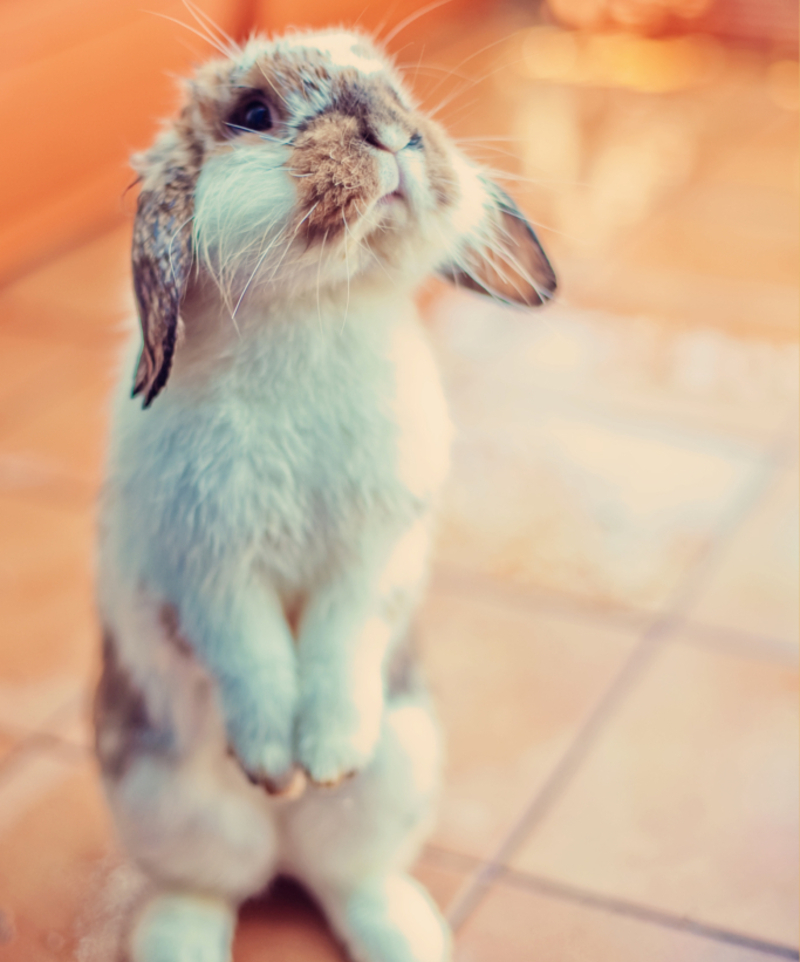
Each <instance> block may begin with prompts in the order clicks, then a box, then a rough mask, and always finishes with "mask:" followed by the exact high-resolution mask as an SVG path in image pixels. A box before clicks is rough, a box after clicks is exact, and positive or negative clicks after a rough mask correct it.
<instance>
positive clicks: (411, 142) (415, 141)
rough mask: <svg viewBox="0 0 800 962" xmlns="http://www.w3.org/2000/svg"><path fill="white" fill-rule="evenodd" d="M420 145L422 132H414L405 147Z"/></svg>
mask: <svg viewBox="0 0 800 962" xmlns="http://www.w3.org/2000/svg"><path fill="white" fill-rule="evenodd" d="M421 146H422V134H414V136H413V137H412V138H411V140H409V142H408V143H407V144H406V147H411V148H415V147H421Z"/></svg>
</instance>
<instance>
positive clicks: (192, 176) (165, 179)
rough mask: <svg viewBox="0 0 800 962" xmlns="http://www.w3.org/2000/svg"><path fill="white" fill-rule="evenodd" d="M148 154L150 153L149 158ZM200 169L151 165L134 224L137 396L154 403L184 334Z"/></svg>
mask: <svg viewBox="0 0 800 962" xmlns="http://www.w3.org/2000/svg"><path fill="white" fill-rule="evenodd" d="M146 160H147V158H146V157H145V161H146ZM196 180H197V173H196V170H193V169H192V168H191V167H187V166H184V165H180V164H174V163H173V164H170V163H169V162H166V163H160V164H157V165H156V168H155V170H153V167H152V166H151V167H150V170H149V171H148V174H147V175H146V176H145V179H144V185H143V187H142V192H141V194H140V195H139V202H138V206H137V209H136V220H135V222H134V226H133V248H132V251H131V258H132V262H133V287H134V291H135V293H136V304H137V307H138V309H139V321H140V323H141V326H142V338H143V344H142V353H141V355H140V356H139V365H138V368H137V370H136V379H135V381H134V385H133V397H136V396H137V395H138V394H141V395H142V397H143V401H142V407H145V408H146V407H149V406H150V404H151V403H152V402H153V399H154V398H155V397H156V396H157V395H158V394H159V392H160V391H161V390H162V388H163V387H164V385H165V384H166V383H167V378H168V377H169V372H170V367H171V366H172V356H173V354H174V352H175V343H176V341H177V339H178V336H179V334H180V333H181V327H182V321H181V317H180V305H181V298H182V297H183V293H184V291H185V289H186V282H187V280H188V278H189V271H190V269H191V266H192V216H193V214H194V189H195V183H196Z"/></svg>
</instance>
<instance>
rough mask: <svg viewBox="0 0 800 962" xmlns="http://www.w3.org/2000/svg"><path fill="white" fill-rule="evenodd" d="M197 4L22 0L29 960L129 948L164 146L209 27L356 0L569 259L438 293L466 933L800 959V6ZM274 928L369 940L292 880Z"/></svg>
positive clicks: (6, 578)
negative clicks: (129, 454) (134, 497)
mask: <svg viewBox="0 0 800 962" xmlns="http://www.w3.org/2000/svg"><path fill="white" fill-rule="evenodd" d="M198 2H199V3H200V6H198V7H194V6H193V5H192V4H189V3H183V2H181V0H174V2H168V0H149V2H148V3H147V4H143V3H142V0H115V2H114V3H108V2H107V0H4V2H3V3H2V4H0V124H2V129H3V130H4V132H5V141H4V142H5V144H6V146H5V148H4V149H3V152H2V159H0V170H2V172H3V177H2V183H3V184H4V185H5V189H4V190H3V191H2V193H1V194H0V399H2V404H0V959H5V958H8V959H9V960H14V962H38V960H47V962H49V960H65V959H73V958H77V959H79V960H80V962H94V960H100V959H104V960H105V959H114V958H115V954H114V953H115V951H116V950H115V948H114V946H115V940H116V938H117V935H118V929H119V924H120V918H121V916H122V914H123V910H124V906H126V905H128V904H129V903H130V902H131V901H132V900H135V898H136V894H137V892H138V891H139V885H140V880H139V879H138V877H137V875H136V873H135V871H134V870H132V869H131V868H130V867H128V866H127V865H126V864H125V863H124V860H123V859H122V857H121V855H120V853H119V850H118V847H117V845H116V842H115V840H114V837H113V831H112V828H111V826H110V823H109V819H108V816H107V814H106V813H105V809H104V806H103V800H102V796H101V794H100V791H99V787H98V780H97V775H96V771H95V767H94V764H93V761H92V758H91V751H90V743H91V734H90V731H89V725H88V704H89V699H90V692H91V686H92V684H93V679H94V677H95V673H96V670H97V656H98V648H99V645H98V632H97V626H96V623H95V619H94V614H93V608H92V578H93V575H92V566H93V524H94V503H95V498H96V495H97V491H98V488H99V484H100V479H101V476H102V458H103V449H104V443H105V441H104V439H105V430H106V410H107V397H108V394H109V390H110V387H111V384H112V383H113V380H114V378H115V376H116V374H115V372H116V369H117V358H118V355H119V351H120V345H121V343H122V340H123V339H124V330H125V327H126V318H129V317H130V316H131V297H130V293H129V286H130V281H129V268H128V247H129V238H130V229H131V222H132V213H133V211H134V209H135V189H134V190H127V188H128V187H129V185H130V184H131V181H132V179H133V177H132V174H131V172H130V169H129V168H128V167H127V157H128V156H129V155H130V153H131V152H132V151H133V150H135V149H140V148H142V147H144V146H146V145H147V144H148V143H149V142H150V141H151V139H152V137H153V135H154V132H155V131H156V129H157V123H158V118H159V117H163V116H168V115H170V114H171V113H172V112H173V111H174V109H175V107H176V105H177V103H178V96H177V93H176V91H177V86H176V81H175V78H176V77H177V76H180V75H182V74H185V73H186V72H187V71H188V70H189V69H190V68H191V65H192V64H194V63H197V62H198V61H201V60H203V59H205V58H206V57H208V56H209V55H211V53H212V47H211V45H210V44H209V41H208V34H209V31H211V33H212V35H213V32H214V30H215V29H216V28H220V29H223V30H225V31H226V32H228V33H230V34H231V35H233V36H234V37H236V38H243V37H245V36H246V35H247V34H248V33H249V32H250V31H251V30H253V29H260V30H265V31H280V30H283V29H284V28H286V27H287V26H290V25H297V26H322V25H328V24H331V23H346V24H353V23H358V25H359V26H360V27H362V28H363V29H365V30H368V31H370V32H373V33H374V32H377V33H378V35H379V36H382V37H389V38H390V40H389V44H388V46H389V49H390V51H391V52H392V54H393V55H394V56H395V58H396V60H397V61H398V63H399V64H401V66H402V69H403V71H404V73H405V75H406V78H407V82H408V83H409V85H410V86H411V87H412V88H413V89H414V91H415V93H416V95H417V97H418V98H419V99H420V101H421V102H422V103H423V104H424V106H425V107H426V108H427V109H428V110H430V111H436V115H437V116H438V117H439V118H440V119H441V120H442V122H443V123H444V124H445V125H446V126H447V127H448V129H449V130H450V131H451V133H452V134H453V135H454V136H455V137H457V138H459V139H460V142H461V143H462V145H463V148H464V149H465V150H466V151H467V152H468V153H470V154H471V155H472V156H473V157H475V158H476V159H478V160H480V161H482V162H483V163H485V164H486V165H487V166H489V167H490V168H492V169H493V170H494V171H495V176H496V177H497V178H498V180H500V181H501V182H502V183H503V185H504V186H505V188H506V189H507V190H508V191H509V192H510V193H512V194H514V196H515V197H516V198H517V200H518V201H519V203H520V205H521V206H522V207H523V208H524V210H525V211H526V212H527V213H528V215H529V216H530V218H531V220H532V221H533V222H535V223H536V224H537V225H538V226H537V230H538V232H539V234H540V237H541V239H542V241H543V243H544V245H545V247H546V249H547V250H548V252H549V253H550V255H551V259H552V260H553V262H554V264H555V266H556V269H557V272H558V273H559V276H560V280H561V292H560V297H559V300H558V302H557V303H556V304H554V305H552V306H551V307H548V308H547V309H546V310H544V311H542V312H541V313H537V314H530V315H529V314H527V313H524V312H520V311H514V310H508V309H504V308H501V307H499V306H496V305H493V304H492V303H491V302H489V301H488V300H486V299H482V298H480V297H478V296H476V295H470V294H468V293H465V292H456V291H453V290H450V289H446V288H444V286H443V285H441V286H440V285H436V284H432V285H431V286H430V287H429V288H428V289H426V290H425V291H424V292H422V294H421V298H420V300H421V305H422V307H423V310H424V315H425V319H426V323H427V325H428V327H429V330H430V334H431V337H432V339H433V341H434V344H435V348H436V352H437V355H438V358H439V362H440V365H441V368H442V372H443V377H444V381H445V387H446V390H447V394H448V397H449V399H450V403H451V407H452V412H453V417H454V420H455V422H456V426H457V430H458V436H457V441H456V445H455V450H454V468H453V473H452V479H451V482H450V485H449V488H448V492H447V497H446V499H445V504H444V509H443V513H442V520H441V528H440V536H439V543H438V551H437V555H436V558H435V565H434V571H433V577H432V583H431V590H430V593H429V599H428V602H427V603H426V605H425V608H424V610H423V612H422V615H421V627H420V636H421V645H422V648H423V654H424V657H425V661H426V664H427V666H428V672H429V675H430V679H431V683H432V686H433V689H434V692H435V695H436V698H437V702H438V704H439V706H440V711H441V715H442V720H443V723H444V726H445V728H446V730H447V733H448V740H449V757H448V766H447V772H446V783H445V789H444V793H443V799H442V815H441V818H440V821H439V824H438V826H437V828H436V831H435V833H434V836H433V838H432V840H431V843H430V844H429V845H428V846H427V847H426V849H425V851H424V853H423V855H422V857H421V859H420V861H419V864H418V866H417V869H416V871H417V873H418V874H419V876H420V877H421V878H422V879H423V880H424V881H425V882H426V884H428V885H429V886H430V888H431V891H432V892H433V894H434V896H435V897H436V899H437V900H438V901H439V902H440V904H441V905H442V906H443V907H444V908H445V910H446V911H447V912H448V913H449V915H450V918H451V920H452V921H453V924H454V925H455V926H456V928H457V943H456V944H457V953H456V957H457V959H459V960H463V962H495V960H503V962H522V960H525V962H528V960H532V959H536V960H537V962H551V960H552V962H565V960H586V962H604V960H614V962H634V960H636V962H641V960H645V959H646V960H648V962H662V960H663V962H674V960H678V959H679V960H681V962H707V960H713V962H759V960H764V959H766V958H770V957H772V958H789V959H797V958H798V865H797V862H798V837H797V821H798V717H797V715H798V701H797V668H798V567H799V566H798V409H797V405H798V339H799V331H798V311H799V309H800V300H799V298H798V254H799V253H800V249H799V248H800V245H799V234H800V230H799V225H798V213H799V211H798V192H799V190H798V187H799V183H798V171H799V170H800V165H799V162H798V160H799V159H798V101H799V100H800V96H799V94H800V91H799V89H798V62H797V56H798V23H797V21H798V11H797V5H796V3H795V2H794V0H548V2H536V0H529V2H522V0H518V2H512V0H507V2H498V0H449V2H447V3H443V4H440V5H436V4H431V5H428V7H425V6H424V5H423V4H421V3H420V2H419V0H394V2H390V0H384V2H368V0H338V2H337V3H335V4H334V3H333V2H331V0H272V2H270V0H198ZM145 7H146V9H145ZM214 25H216V27H215V26H214ZM126 376H128V372H126ZM257 958H270V959H275V960H289V962H291V960H300V959H303V960H313V962H316V960H337V959H341V958H342V955H341V952H340V950H339V949H338V947H337V946H336V944H335V942H334V941H333V940H332V939H331V937H330V936H329V935H328V933H327V930H326V928H325V925H324V923H323V922H322V920H321V919H320V917H319V916H318V915H317V914H316V911H315V910H314V909H313V907H312V906H310V905H309V904H308V903H307V902H306V901H305V899H304V897H303V896H302V895H301V894H300V893H299V892H297V891H296V890H294V889H292V888H290V887H288V886H281V887H279V889H278V891H277V892H276V893H275V894H274V896H273V897H272V898H271V899H270V900H267V901H264V902H260V903H256V904H253V905H251V906H248V907H247V908H246V909H245V911H244V922H243V925H242V926H241V928H240V931H239V934H238V937H237V945H236V962H245V960H255V959H257Z"/></svg>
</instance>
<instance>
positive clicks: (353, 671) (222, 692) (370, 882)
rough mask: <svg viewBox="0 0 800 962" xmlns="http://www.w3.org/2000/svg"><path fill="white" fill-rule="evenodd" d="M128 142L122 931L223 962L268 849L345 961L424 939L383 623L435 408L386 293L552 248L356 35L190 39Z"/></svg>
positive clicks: (415, 804)
mask: <svg viewBox="0 0 800 962" xmlns="http://www.w3.org/2000/svg"><path fill="white" fill-rule="evenodd" d="M134 163H135V167H136V169H137V171H138V172H139V175H140V180H141V195H140V198H139V202H138V212H137V216H136V223H135V227H134V237H133V273H134V285H135V292H136V299H137V303H138V310H139V320H140V322H141V330H142V336H143V343H142V342H139V343H137V344H136V345H135V347H136V349H137V350H140V354H139V358H138V366H137V367H136V375H135V382H134V389H133V395H134V397H135V398H136V400H131V398H130V396H129V392H128V389H127V388H126V387H125V385H123V386H122V389H121V391H120V392H119V395H118V397H117V400H116V403H115V408H114V417H113V425H112V431H111V441H110V453H109V460H108V471H107V478H106V482H105V486H104V489H103V495H102V505H101V525H100V530H101V534H100V560H99V587H98V596H99V609H100V614H101V618H102V624H103V630H104V668H103V675H102V678H101V681H100V685H99V689H98V693H97V699H96V729H97V752H98V756H99V759H100V763H101V767H102V773H103V781H104V785H105V789H106V792H107V795H108V799H109V803H110V806H111V809H112V811H113V814H114V818H115V821H116V824H117V827H118V831H119V834H120V837H121V839H122V842H123V844H124V845H125V847H126V848H127V850H128V851H129V852H130V854H131V855H132V856H133V857H134V858H135V859H136V861H137V862H138V864H139V865H140V866H141V867H142V868H143V869H144V870H145V872H146V873H147V874H148V875H149V876H150V877H151V878H152V879H153V880H154V882H155V883H156V885H157V894H155V895H154V896H153V897H152V898H151V900H150V901H149V902H148V903H147V904H146V905H145V906H144V907H143V909H142V911H141V913H140V915H139V916H138V919H137V920H136V922H135V925H134V927H133V929H132V932H131V936H130V944H129V954H130V957H131V959H133V960H134V962H184V960H185V962H224V960H227V959H229V957H230V950H231V940H232V934H233V928H234V921H235V913H236V909H237V906H238V904H239V903H241V902H242V901H243V900H244V899H246V898H247V897H249V896H251V895H253V894H255V893H257V892H259V891H261V890H262V889H264V887H265V886H266V885H267V884H268V883H269V881H270V879H272V878H273V877H274V876H275V875H276V874H277V873H283V874H286V875H289V876H292V877H294V878H296V879H298V880H299V881H300V882H301V883H302V884H303V885H304V886H305V887H306V888H307V889H308V890H309V891H310V892H311V893H312V894H313V896H314V897H315V898H316V899H317V901H318V902H319V904H320V905H321V906H322V908H323V909H324V911H325V912H326V914H327V916H328V918H329V920H330V923H331V925H332V927H333V929H334V930H335V932H336V933H337V934H338V936H339V938H340V939H341V940H342V942H343V943H344V945H345V946H346V948H347V951H348V952H349V954H350V955H351V956H352V958H353V959H355V960H359V962H443V960H445V959H447V958H448V957H449V954H450V948H449V944H450V940H449V935H448V932H447V928H446V925H445V924H444V922H443V920H442V919H441V917H440V915H439V913H438V911H437V909H436V908H435V906H434V904H433V902H432V901H431V899H430V897H429V896H428V895H427V893H426V892H425V891H424V889H422V888H421V887H420V886H419V885H418V883H417V882H415V881H414V880H413V879H412V878H410V877H409V875H407V874H406V869H407V866H408V865H409V863H410V862H411V860H412V859H413V857H414V855H415V853H416V852H417V850H418V847H419V845H420V843H421V841H422V839H423V837H424V834H425V832H426V830H427V829H428V827H429V825H430V821H431V817H432V810H433V803H434V799H435V795H436V789H437V782H438V771H439V734H438V731H437V727H436V723H435V721H434V719H433V716H432V714H431V710H430V707H429V703H428V700H427V698H426V694H425V690H424V687H423V685H422V683H421V681H420V678H419V677H418V674H417V672H416V670H415V667H414V661H413V655H412V652H411V651H410V646H409V642H408V637H409V622H410V619H411V616H412V613H413V611H414V608H415V605H416V604H417V602H418V599H419V597H420V592H421V589H422V585H423V582H424V579H425V572H426V566H427V561H428V554H429V546H430V538H431V524H432V513H433V510H434V507H435V504H436V500H437V495H438V492H439V490H440V488H441V485H442V482H443V480H444V478H445V474H446V470H447V460H448V441H449V434H450V427H449V422H448V418H447V413H446V408H445V403H444V400H443V397H442V392H441V388H440V385H439V380H438V378H437V374H436V371H435V367H434V364H433V361H432V358H431V355H430V352H429V349H428V346H427V344H426V341H425V337H424V335H423V333H422V331H421V329H420V325H419V322H418V319H417V314H416V310H415V307H414V301H413V293H414V290H415V287H416V286H417V285H418V283H419V282H420V281H421V280H422V279H423V278H425V276H426V275H428V274H430V273H431V272H432V271H437V272H438V273H439V274H441V275H442V276H444V277H447V278H449V279H451V280H453V281H456V282H458V283H462V284H464V285H465V286H468V287H471V288H474V289H476V290H482V291H486V292H488V293H490V294H492V295H494V296H495V297H497V298H500V299H502V300H505V301H509V302H516V303H519V304H524V305H528V306H533V305H537V304H540V303H542V302H543V301H546V300H547V299H548V298H550V297H551V295H552V293H553V291H554V289H555V286H556V282H555V278H554V275H553V272H552V269H551V267H550V265H549V263H548V261H547V258H546V257H545V255H544V252H543V251H542V249H541V247H540V245H539V243H538V241H537V239H536V237H535V235H534V233H533V231H532V230H531V228H530V226H529V225H528V224H527V223H526V221H525V220H524V218H523V216H522V215H521V214H520V212H519V211H518V210H517V208H516V207H515V206H514V204H513V203H512V201H511V200H510V199H509V198H508V197H507V196H506V195H505V194H504V193H503V192H502V191H501V190H500V189H499V188H497V187H496V186H495V185H493V184H492V183H491V182H490V181H489V180H488V179H487V177H486V176H485V175H484V174H482V172H481V170H480V168H478V167H477V166H475V165H474V164H473V163H471V162H470V161H469V160H467V159H466V158H465V157H464V156H463V155H462V154H461V153H460V152H459V151H458V149H457V148H456V147H455V146H454V144H453V143H452V142H451V141H450V140H449V139H448V138H447V136H446V135H445V133H444V132H443V131H442V129H441V128H440V127H439V126H438V125H437V124H436V123H435V122H434V121H432V120H430V119H428V118H427V117H425V116H424V115H423V114H421V113H420V112H419V111H418V110H417V109H416V107H415V106H414V104H413V101H412V99H411V97H410V96H409V94H408V92H407V91H406V90H405V88H404V87H403V84H402V82H401V81H400V79H399V77H398V75H397V74H396V72H395V71H394V70H393V68H392V66H391V65H390V63H389V62H388V61H387V59H386V58H385V56H384V55H383V54H382V53H381V52H380V51H379V50H377V49H376V48H375V46H374V45H373V44H372V42H371V41H370V40H368V39H367V38H366V37H363V36H360V35H356V34H351V33H344V32H338V31H330V32H321V33H297V34H292V35H289V36H287V37H285V38H283V39H277V40H266V39H263V38H254V39H252V40H250V41H249V42H248V43H247V44H246V46H244V48H242V49H236V50H233V49H232V50H231V56H230V57H229V58H228V59H218V60H214V61H212V62H210V63H207V64H206V65H205V66H203V67H201V68H200V69H199V70H198V71H197V73H196V75H195V76H194V78H193V79H191V80H190V81H188V83H187V85H186V98H185V104H184V106H183V108H182V110H181V112H180V114H179V116H178V117H177V119H175V120H173V121H171V122H170V123H169V124H168V125H167V126H166V127H165V129H164V130H163V132H162V133H161V134H160V135H159V137H158V138H157V140H156V142H155V144H154V145H153V146H152V147H151V148H150V149H149V150H147V151H146V152H144V153H143V154H140V155H139V156H137V157H136V158H135V161H134ZM134 360H135V359H134V358H133V357H132V358H131V363H132V365H133V363H134Z"/></svg>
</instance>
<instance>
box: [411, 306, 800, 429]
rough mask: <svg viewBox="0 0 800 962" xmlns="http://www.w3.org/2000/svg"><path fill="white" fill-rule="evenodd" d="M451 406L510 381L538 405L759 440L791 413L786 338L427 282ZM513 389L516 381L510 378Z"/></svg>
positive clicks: (794, 378) (791, 368)
mask: <svg viewBox="0 0 800 962" xmlns="http://www.w3.org/2000/svg"><path fill="white" fill-rule="evenodd" d="M427 314H428V316H430V319H431V324H432V325H433V334H434V338H435V340H436V344H437V347H438V349H439V354H440V356H441V363H442V366H443V367H444V369H445V372H446V378H447V382H448V385H449V388H450V392H451V393H452V394H453V395H454V397H455V400H456V404H457V405H458V404H459V403H460V402H461V400H462V395H463V394H467V393H468V392H469V391H470V387H471V386H472V384H473V383H474V382H478V383H480V382H481V381H482V380H484V379H485V380H486V381H490V382H491V384H492V386H494V387H497V386H498V384H499V383H501V382H502V379H503V378H505V379H507V380H511V381H513V382H514V383H515V384H516V385H518V386H522V388H523V390H524V391H525V395H526V398H530V399H533V398H535V399H536V402H537V405H538V406H539V407H540V408H546V407H547V406H548V405H553V404H554V403H555V401H556V399H557V400H558V401H559V402H560V403H561V405H562V406H567V405H570V406H571V409H572V410H573V411H576V412H579V411H581V410H588V411H591V412H593V413H595V412H604V413H606V414H608V415H616V416H625V415H627V416H631V415H638V416H640V417H647V418H649V419H652V420H653V421H654V422H655V423H661V424H674V425H676V426H681V427H683V428H689V429H697V428H702V429H703V430H705V431H708V432H709V433H714V434H721V435H723V436H729V437H730V438H733V439H735V438H740V439H742V440H744V441H747V442H748V443H750V444H752V445H754V446H760V447H763V446H765V445H766V444H768V443H769V442H770V441H771V440H774V439H775V438H776V437H777V436H778V435H779V434H780V433H781V432H782V431H783V430H784V429H785V426H786V423H787V421H789V420H790V419H791V418H793V417H794V416H795V412H796V410H797V404H798V397H799V396H800V385H799V384H798V382H799V381H800V376H798V364H799V363H800V356H799V355H800V349H799V348H798V344H797V342H796V341H794V342H792V341H786V342H782V343H773V342H771V341H768V340H762V339H754V338H752V337H749V338H744V337H737V336H735V335H732V334H729V333H727V332H725V331H721V330H718V329H715V328H714V327H710V326H705V325H703V326H695V327H692V326H689V325H674V324H670V323H667V322H665V321H663V320H659V319H657V318H655V317H648V316H647V315H642V316H640V317H637V318H626V317H619V316H615V315H613V314H609V313H607V312H604V311H600V310H583V309H580V308H576V307H570V306H569V305H567V304H562V303H558V302H557V303H555V304H553V305H551V306H549V307H548V308H547V309H546V310H545V311H542V313H541V314H539V315H537V316H536V317H535V318H530V319H528V318H526V317H525V316H524V315H520V314H519V313H516V312H515V313H514V314H513V316H511V315H509V312H508V310H507V309H504V308H502V307H498V306H496V305H493V304H491V302H489V301H488V300H484V299H480V298H478V297H477V296H471V295H458V294H455V293H450V292H449V291H447V290H445V291H444V292H443V293H442V292H439V293H438V296H436V297H435V298H434V299H433V302H432V304H430V305H429V306H428V308H427ZM518 389H519V387H518Z"/></svg>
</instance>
